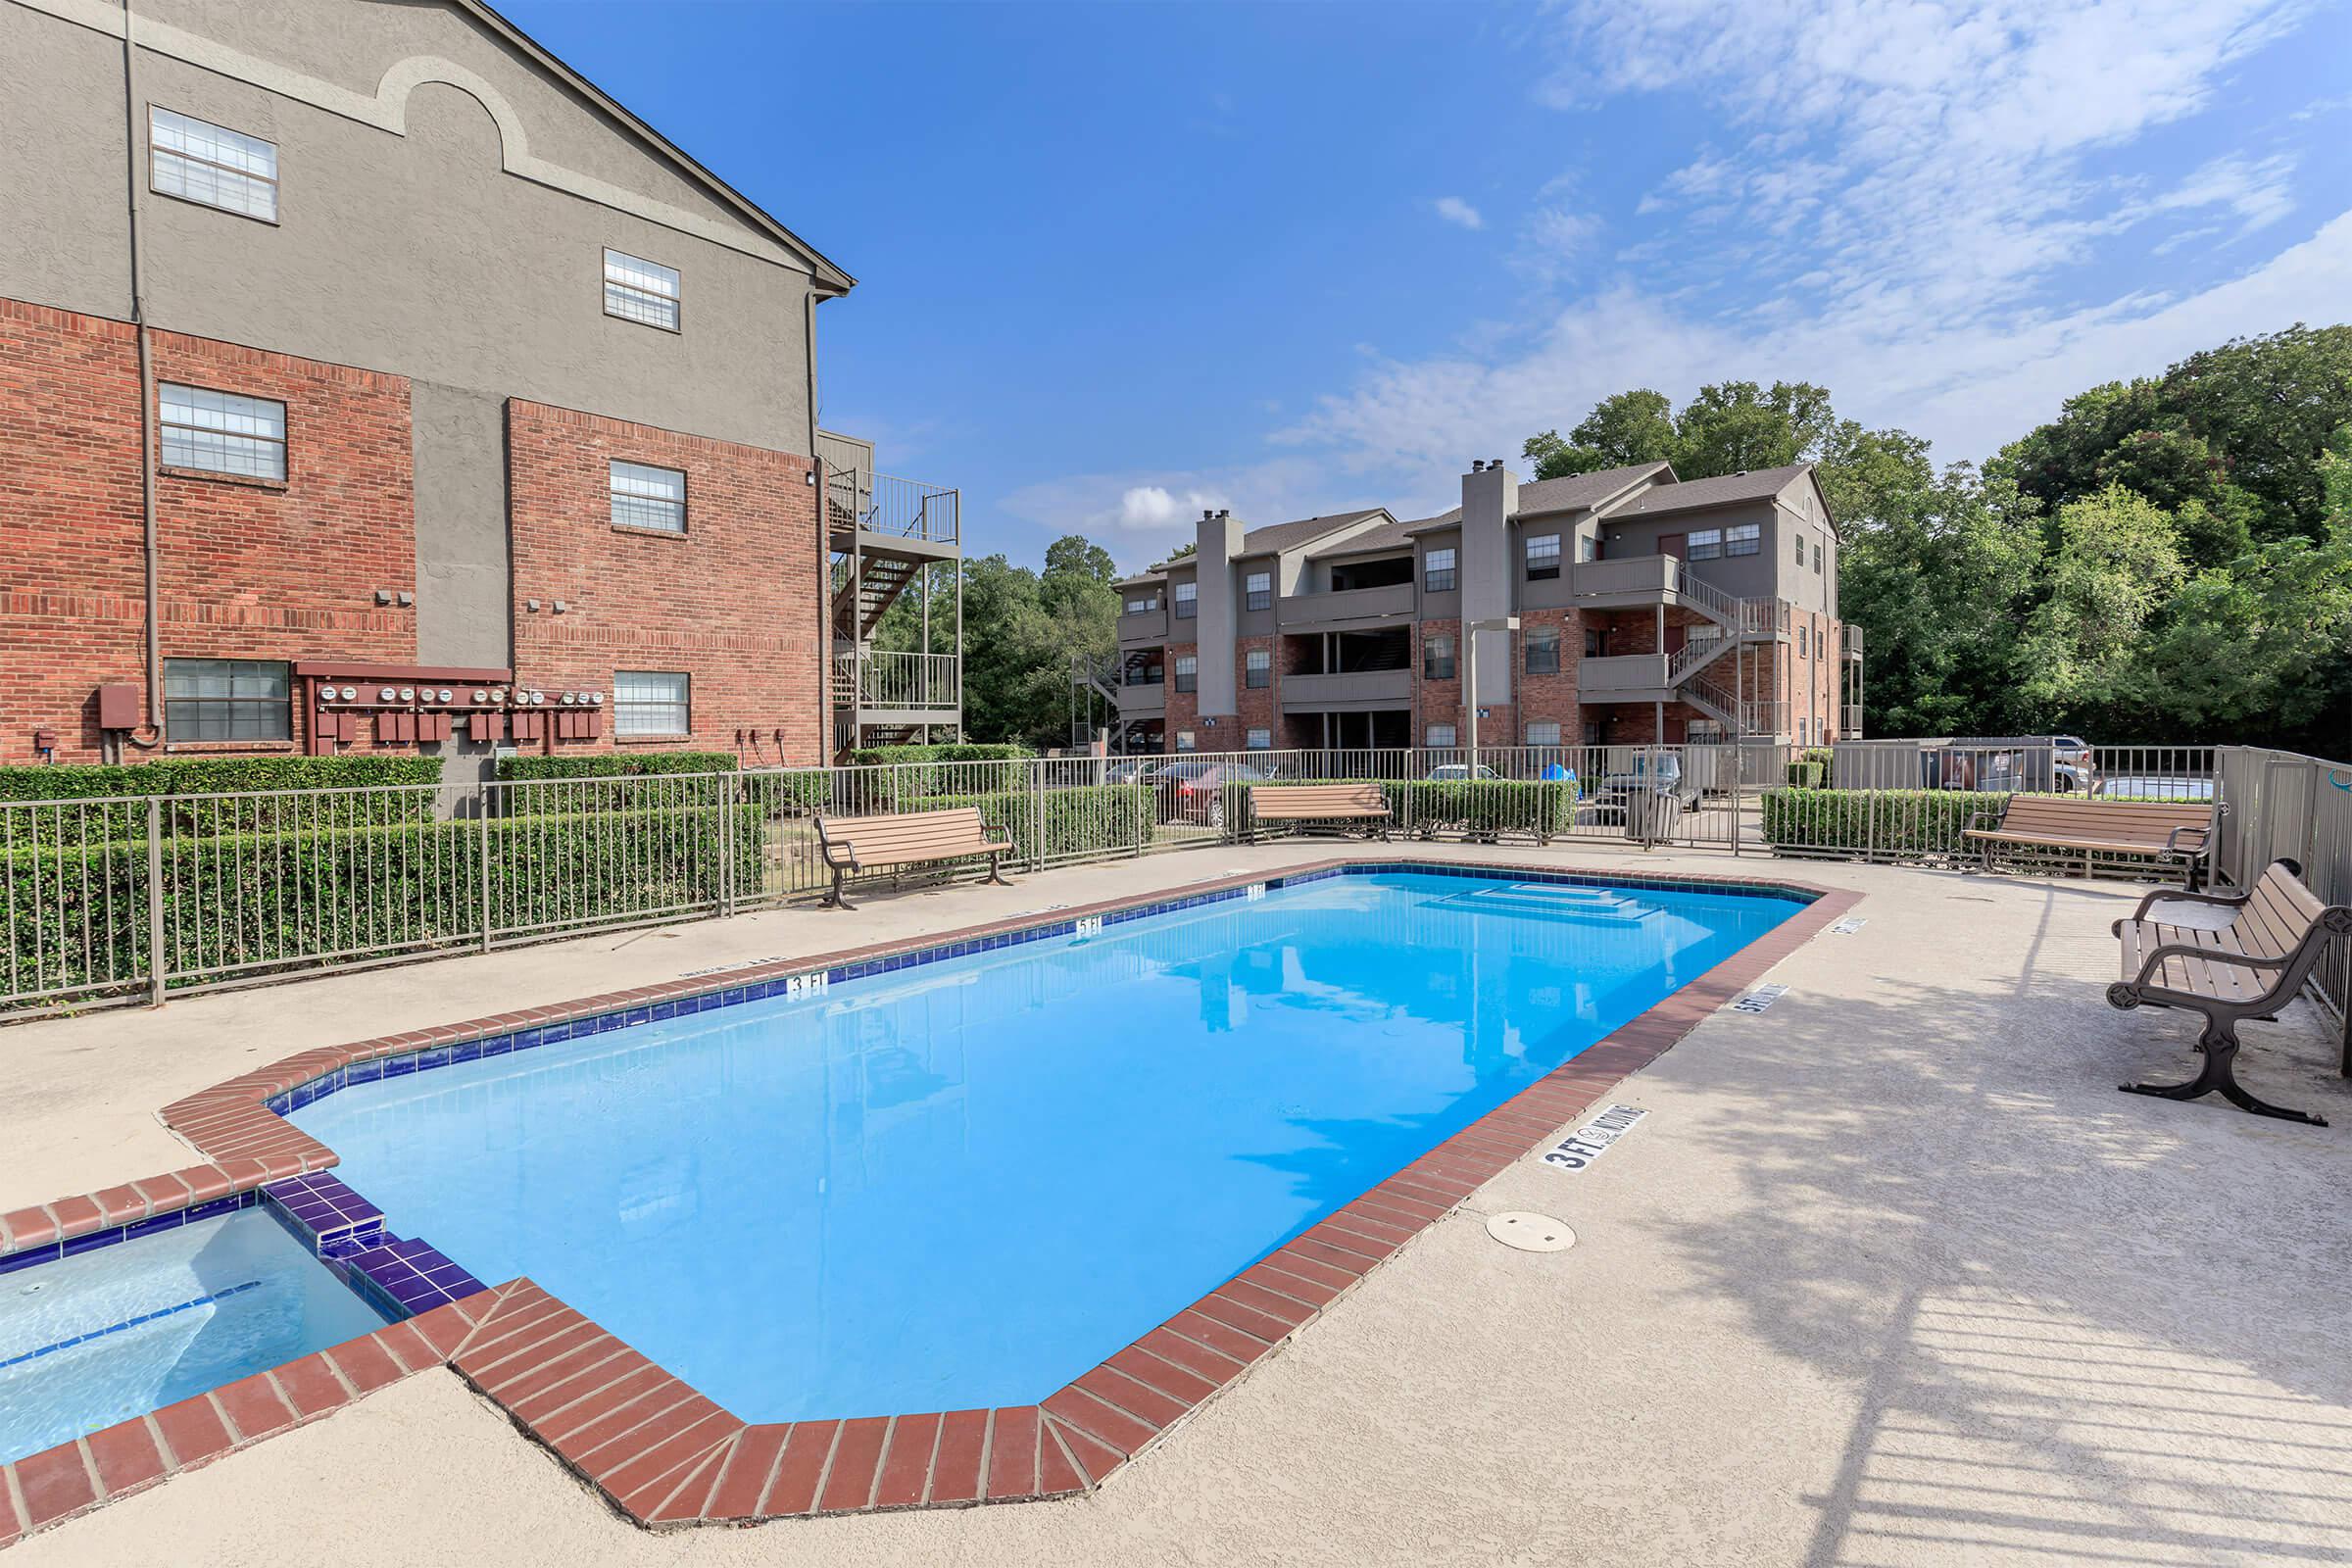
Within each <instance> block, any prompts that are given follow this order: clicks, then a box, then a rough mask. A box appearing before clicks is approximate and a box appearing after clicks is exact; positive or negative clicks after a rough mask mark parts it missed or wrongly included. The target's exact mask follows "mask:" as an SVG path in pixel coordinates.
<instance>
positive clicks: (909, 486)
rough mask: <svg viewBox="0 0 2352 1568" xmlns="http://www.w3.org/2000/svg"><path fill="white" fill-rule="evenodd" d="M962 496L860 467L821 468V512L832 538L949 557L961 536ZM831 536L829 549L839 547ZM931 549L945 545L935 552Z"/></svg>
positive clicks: (932, 485) (838, 540) (944, 488)
mask: <svg viewBox="0 0 2352 1568" xmlns="http://www.w3.org/2000/svg"><path fill="white" fill-rule="evenodd" d="M962 505H963V498H962V492H960V491H957V490H952V489H949V488H948V487H947V486H945V485H936V484H924V483H923V482H922V481H920V480H918V479H901V478H897V477H894V476H893V475H891V474H887V473H868V472H866V471H865V470H864V469H862V468H836V467H832V466H830V465H828V466H827V467H826V470H825V511H826V520H827V523H828V525H829V527H830V529H831V531H832V532H833V533H834V534H835V535H837V536H847V535H851V534H856V535H858V536H860V542H861V543H867V542H874V543H890V544H902V545H917V546H930V547H935V548H933V549H928V550H925V551H923V552H922V553H923V554H925V555H953V554H955V548H954V547H955V546H956V544H957V543H958V541H959V540H960V539H961V538H962ZM843 547H844V546H843V544H842V543H841V541H840V539H839V538H837V540H836V544H835V548H837V549H839V548H843ZM936 547H946V548H944V549H942V548H936Z"/></svg>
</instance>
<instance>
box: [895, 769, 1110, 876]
mask: <svg viewBox="0 0 2352 1568" xmlns="http://www.w3.org/2000/svg"><path fill="white" fill-rule="evenodd" d="M1038 800H1039V797H1038V796H1037V795H1035V794H1032V793H1031V792H1030V791H1028V790H1025V789H1018V790H999V791H992V792H990V793H988V794H984V795H939V796H931V797H926V798H925V799H923V800H922V801H920V802H919V803H917V804H915V805H913V806H910V807H909V808H908V809H910V810H925V811H936V810H945V809H949V808H952V807H960V806H976V807H978V808H979V809H980V820H981V821H983V822H986V823H987V824H988V825H989V827H990V828H992V829H994V830H996V831H999V832H1002V833H1004V834H1005V835H1006V836H1007V837H1009V838H1010V839H1011V840H1012V847H1013V851H1014V854H1015V855H1017V856H1018V857H1019V858H1021V859H1023V860H1035V859H1039V858H1043V859H1047V860H1058V859H1063V858H1068V857H1070V856H1074V855H1100V854H1103V852H1105V851H1116V850H1126V849H1133V848H1134V847H1136V846H1137V845H1149V844H1150V843H1151V842H1152V826H1153V824H1154V823H1155V822H1156V821H1157V816H1156V813H1155V812H1154V810H1153V808H1152V790H1151V787H1150V786H1149V785H1144V784H1080V785H1074V786H1072V787H1071V788H1069V789H1063V790H1047V791H1045V792H1044V807H1043V810H1042V812H1040V811H1039V809H1037V802H1038ZM1041 814H1042V816H1043V817H1044V822H1043V826H1044V829H1045V837H1044V838H1043V839H1042V840H1041V839H1039V837H1038V828H1039V825H1040V824H1039V821H1038V817H1039V816H1040V815H1041Z"/></svg>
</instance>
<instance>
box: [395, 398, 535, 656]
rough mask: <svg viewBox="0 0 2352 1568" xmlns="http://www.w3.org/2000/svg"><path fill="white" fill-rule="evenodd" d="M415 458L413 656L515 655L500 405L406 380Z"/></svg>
mask: <svg viewBox="0 0 2352 1568" xmlns="http://www.w3.org/2000/svg"><path fill="white" fill-rule="evenodd" d="M409 398H410V418H411V421H412V426H411V434H412V439H413V442H414V446H415V453H416V460H417V480H416V483H417V662H418V663H421V664H470V665H474V666H477V667H485V666H493V665H507V664H512V663H513V662H514V654H515V636H514V627H515V621H514V592H513V582H514V575H513V561H512V557H511V553H510V548H509V542H508V536H507V464H506V440H507V409H506V402H505V400H504V399H502V398H500V397H498V396H496V395H495V394H492V393H487V392H474V391H468V390H466V389H465V388H461V387H450V386H443V385H441V384H439V383H438V382H433V381H416V382H412V383H411V384H410V388H409Z"/></svg>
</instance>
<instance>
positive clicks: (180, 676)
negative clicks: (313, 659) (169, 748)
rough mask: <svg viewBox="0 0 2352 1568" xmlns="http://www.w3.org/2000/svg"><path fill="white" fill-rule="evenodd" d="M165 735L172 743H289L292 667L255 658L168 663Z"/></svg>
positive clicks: (182, 660) (165, 681) (290, 738)
mask: <svg viewBox="0 0 2352 1568" xmlns="http://www.w3.org/2000/svg"><path fill="white" fill-rule="evenodd" d="M164 737H165V739H167V740H172V741H290V740H292V739H293V738H294V708H293V703H292V701H291V697H290V680H289V672H288V670H287V666H285V665H284V664H280V663H275V662H270V661H267V660H255V659H167V660H165V661H164Z"/></svg>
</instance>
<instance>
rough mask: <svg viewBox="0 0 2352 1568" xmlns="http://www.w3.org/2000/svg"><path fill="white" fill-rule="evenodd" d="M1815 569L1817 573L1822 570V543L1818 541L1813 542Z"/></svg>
mask: <svg viewBox="0 0 2352 1568" xmlns="http://www.w3.org/2000/svg"><path fill="white" fill-rule="evenodd" d="M1813 569H1814V571H1816V572H1819V571H1820V570H1821V541H1820V540H1818V539H1816V540H1814V541H1813Z"/></svg>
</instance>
